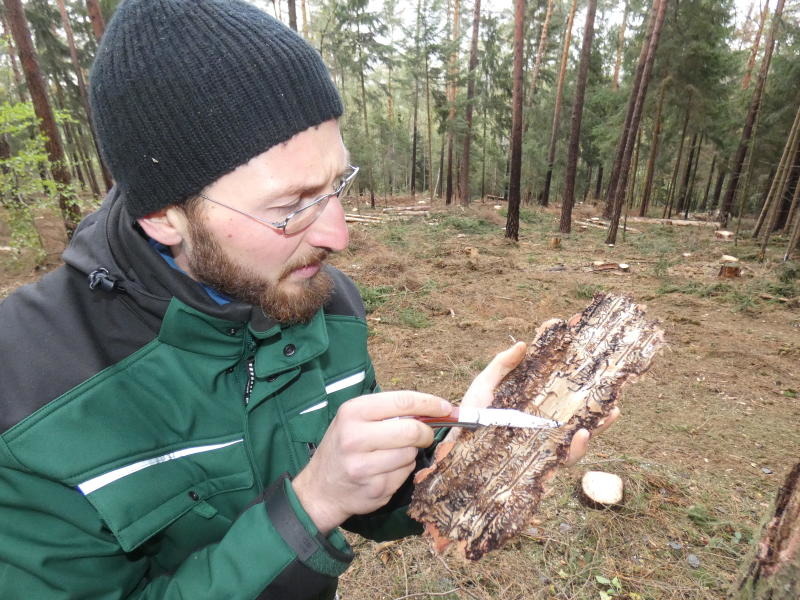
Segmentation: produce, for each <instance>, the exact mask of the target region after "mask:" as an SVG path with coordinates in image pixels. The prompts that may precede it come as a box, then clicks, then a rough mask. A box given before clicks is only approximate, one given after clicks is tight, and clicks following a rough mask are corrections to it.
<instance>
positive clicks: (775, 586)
mask: <svg viewBox="0 0 800 600" xmlns="http://www.w3.org/2000/svg"><path fill="white" fill-rule="evenodd" d="M767 519H768V520H767V521H766V522H765V523H764V526H763V528H762V531H761V537H760V538H759V539H758V541H757V542H756V543H755V544H754V545H753V550H752V551H751V553H750V556H749V557H748V559H747V561H746V562H745V565H744V568H743V569H742V570H741V572H740V576H739V581H738V582H737V584H736V585H734V587H733V589H732V590H731V592H730V595H729V596H728V598H729V599H730V600H797V598H800V463H798V464H797V465H795V466H794V468H793V469H792V470H791V471H790V472H789V474H788V476H787V477H786V479H785V480H784V482H783V485H782V486H781V488H780V490H778V494H777V497H776V498H775V502H773V504H772V507H771V508H770V512H769V513H768V516H767Z"/></svg>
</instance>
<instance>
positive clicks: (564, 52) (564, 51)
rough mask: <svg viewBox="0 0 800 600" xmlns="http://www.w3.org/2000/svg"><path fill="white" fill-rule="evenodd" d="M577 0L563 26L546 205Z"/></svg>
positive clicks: (545, 194)
mask: <svg viewBox="0 0 800 600" xmlns="http://www.w3.org/2000/svg"><path fill="white" fill-rule="evenodd" d="M577 6H578V0H572V4H571V6H570V9H569V14H568V16H567V24H566V25H565V27H564V44H563V46H562V48H561V62H560V65H559V68H558V81H557V83H556V103H555V107H554V108H553V125H552V127H551V129H550V145H549V147H548V150H547V174H546V175H545V178H544V190H543V191H542V196H541V198H540V200H539V203H540V204H541V205H542V206H547V205H548V203H549V201H550V182H551V181H552V179H553V164H554V163H555V160H556V144H557V143H558V127H559V124H560V121H561V103H562V98H563V93H564V77H565V75H566V73H567V60H568V59H569V45H570V42H571V41H572V23H573V21H574V19H575V10H576V9H577Z"/></svg>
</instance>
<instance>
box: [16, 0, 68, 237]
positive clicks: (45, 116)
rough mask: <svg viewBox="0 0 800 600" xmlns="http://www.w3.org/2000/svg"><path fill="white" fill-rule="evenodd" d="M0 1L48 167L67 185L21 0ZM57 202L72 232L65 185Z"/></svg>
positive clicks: (55, 130) (57, 141)
mask: <svg viewBox="0 0 800 600" xmlns="http://www.w3.org/2000/svg"><path fill="white" fill-rule="evenodd" d="M3 5H4V7H5V9H6V18H7V19H8V24H9V26H10V28H11V34H12V36H13V37H14V44H15V46H16V47H17V51H18V52H19V57H20V62H21V63H22V70H23V72H24V74H25V80H26V82H27V84H28V91H29V92H30V95H31V100H32V101H33V109H34V112H35V113H36V116H37V117H38V118H39V126H40V128H41V131H42V134H43V135H44V136H45V138H46V142H45V149H46V150H47V156H48V158H49V159H50V170H51V173H52V174H53V179H54V180H55V181H56V182H57V183H58V184H59V185H60V186H62V187H63V188H66V187H68V186H69V185H70V176H69V171H67V168H66V165H65V162H64V148H63V146H62V144H61V137H60V136H59V134H58V128H57V127H56V120H55V116H54V115H53V109H52V107H51V106H50V100H48V98H47V91H46V87H45V83H44V78H43V77H42V72H41V70H40V69H39V61H38V59H37V57H36V51H35V50H34V47H33V41H32V40H31V34H30V30H29V29H28V23H27V22H26V21H25V12H24V10H23V7H22V1H21V0H3ZM58 204H59V208H60V209H61V217H62V219H63V220H64V227H65V228H66V230H67V235H68V236H72V233H73V232H74V231H75V228H76V227H77V226H78V221H79V220H80V211H79V210H78V207H77V206H76V205H75V204H74V203H73V202H72V201H71V199H70V198H69V197H68V196H67V194H66V190H65V189H62V190H60V192H59V196H58Z"/></svg>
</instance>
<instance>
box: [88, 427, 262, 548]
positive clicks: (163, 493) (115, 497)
mask: <svg viewBox="0 0 800 600" xmlns="http://www.w3.org/2000/svg"><path fill="white" fill-rule="evenodd" d="M252 485H253V474H252V472H251V469H250V466H249V461H248V458H247V453H246V449H245V447H244V442H243V439H242V438H233V439H224V440H220V439H216V440H203V441H196V442H194V443H193V444H192V445H190V446H187V445H183V446H181V447H172V448H164V449H162V450H161V451H160V452H158V453H154V454H153V455H152V456H150V457H148V458H143V459H139V460H135V461H132V462H130V463H127V464H123V465H122V466H116V467H114V468H112V469H110V470H107V471H104V472H101V473H99V474H96V475H94V476H93V477H91V478H89V479H86V480H85V481H83V482H82V483H80V484H79V485H78V486H77V487H78V489H79V490H80V491H81V492H82V493H83V494H84V496H85V497H86V499H87V500H88V501H89V502H90V503H91V504H92V506H94V508H95V509H96V510H97V512H98V513H99V514H100V516H101V518H102V519H103V521H104V522H105V523H106V525H107V526H108V528H109V529H110V530H111V532H112V533H113V534H114V535H115V537H116V538H117V540H118V541H119V543H120V546H121V547H122V549H123V550H125V551H126V552H129V551H131V550H133V549H134V548H136V547H138V546H139V545H141V544H142V543H143V542H145V541H146V540H147V539H149V538H150V537H152V536H153V535H155V534H157V533H158V532H160V531H162V530H163V529H165V528H166V527H168V526H169V525H170V524H171V523H173V522H174V521H176V520H177V519H178V518H180V517H181V516H182V515H184V514H185V513H187V512H189V511H190V510H193V509H194V510H197V508H198V507H202V506H206V505H205V504H204V501H205V500H207V499H208V498H211V497H213V496H216V495H218V494H221V493H224V492H233V491H236V490H242V489H247V488H250V487H252Z"/></svg>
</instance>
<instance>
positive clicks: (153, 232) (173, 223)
mask: <svg viewBox="0 0 800 600" xmlns="http://www.w3.org/2000/svg"><path fill="white" fill-rule="evenodd" d="M137 222H138V223H139V225H140V226H141V228H142V230H144V232H145V233H146V234H147V235H148V236H150V237H151V238H153V239H154V240H155V241H157V242H160V243H162V244H164V245H165V246H178V245H180V244H181V243H182V242H183V241H184V240H185V239H186V216H185V215H184V214H183V211H182V210H180V209H179V208H177V207H175V206H170V207H168V208H164V209H161V210H159V211H156V212H154V213H150V214H149V215H146V216H144V217H141V218H140V219H137Z"/></svg>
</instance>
